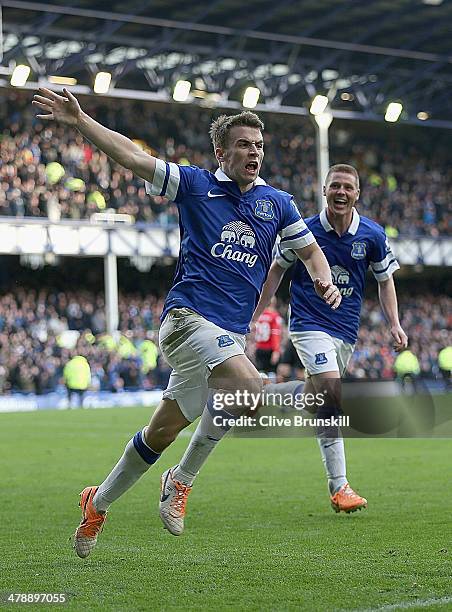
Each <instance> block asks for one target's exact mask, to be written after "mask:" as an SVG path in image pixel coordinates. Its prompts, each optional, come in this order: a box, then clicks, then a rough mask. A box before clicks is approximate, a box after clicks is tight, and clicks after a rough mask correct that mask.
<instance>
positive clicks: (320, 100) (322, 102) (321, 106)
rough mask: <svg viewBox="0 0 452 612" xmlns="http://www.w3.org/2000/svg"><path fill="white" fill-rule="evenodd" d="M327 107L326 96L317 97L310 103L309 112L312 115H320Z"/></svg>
mask: <svg viewBox="0 0 452 612" xmlns="http://www.w3.org/2000/svg"><path fill="white" fill-rule="evenodd" d="M327 106H328V98H327V97H326V96H320V95H317V96H316V97H315V98H314V99H313V101H312V103H311V108H310V109H309V112H310V113H311V114H312V115H321V114H322V113H323V112H324V111H325V109H326V107H327Z"/></svg>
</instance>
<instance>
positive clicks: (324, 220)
mask: <svg viewBox="0 0 452 612" xmlns="http://www.w3.org/2000/svg"><path fill="white" fill-rule="evenodd" d="M319 219H320V223H321V224H322V227H323V229H324V230H325V232H334V227H333V226H332V225H331V223H330V222H329V221H328V217H327V216H326V208H324V209H323V210H321V212H320V215H319ZM359 222H360V216H359V214H358V211H357V210H356V208H353V218H352V222H351V223H350V226H349V228H348V230H347V233H348V234H351V235H352V236H354V235H355V234H356V232H357V231H358V227H359Z"/></svg>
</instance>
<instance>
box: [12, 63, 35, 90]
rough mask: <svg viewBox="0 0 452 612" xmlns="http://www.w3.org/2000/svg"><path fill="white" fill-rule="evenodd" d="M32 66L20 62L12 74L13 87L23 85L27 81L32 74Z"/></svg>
mask: <svg viewBox="0 0 452 612" xmlns="http://www.w3.org/2000/svg"><path fill="white" fill-rule="evenodd" d="M30 72H31V69H30V66H26V65H25V64H18V65H17V66H16V67H15V68H14V70H13V73H12V75H11V81H10V83H11V85H12V86H13V87H23V86H24V85H25V83H26V82H27V79H28V77H29V76H30Z"/></svg>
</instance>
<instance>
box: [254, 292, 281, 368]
mask: <svg viewBox="0 0 452 612" xmlns="http://www.w3.org/2000/svg"><path fill="white" fill-rule="evenodd" d="M275 303H276V299H275V298H273V300H272V301H271V304H270V305H269V306H268V308H266V309H265V310H264V312H263V313H262V314H261V316H260V317H259V319H258V321H257V323H256V356H255V361H256V367H257V369H258V370H259V371H261V372H275V371H276V366H277V364H278V361H279V357H280V355H281V331H282V318H281V315H280V314H279V313H278V311H277V310H276V308H275Z"/></svg>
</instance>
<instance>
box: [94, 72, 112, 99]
mask: <svg viewBox="0 0 452 612" xmlns="http://www.w3.org/2000/svg"><path fill="white" fill-rule="evenodd" d="M110 83H111V73H110V72H98V73H97V74H96V78H95V79H94V93H96V94H106V93H107V91H108V90H109V89H110Z"/></svg>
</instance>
